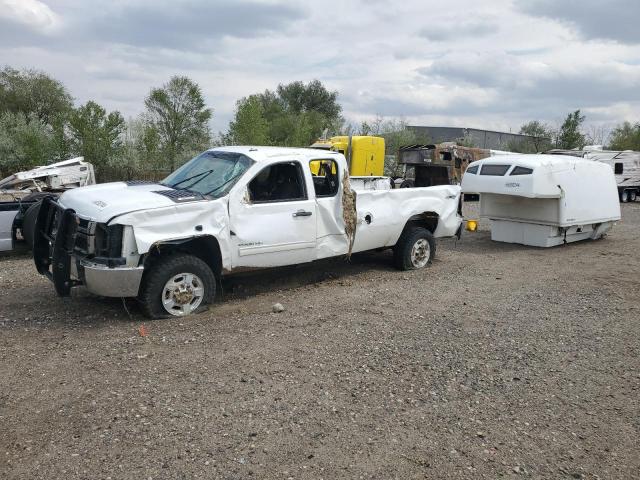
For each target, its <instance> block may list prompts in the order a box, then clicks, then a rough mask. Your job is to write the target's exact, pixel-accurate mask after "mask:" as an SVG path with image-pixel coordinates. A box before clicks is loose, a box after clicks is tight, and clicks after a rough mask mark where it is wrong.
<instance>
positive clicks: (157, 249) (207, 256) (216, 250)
mask: <svg viewBox="0 0 640 480" xmlns="http://www.w3.org/2000/svg"><path fill="white" fill-rule="evenodd" d="M173 253H187V254H190V255H193V256H195V257H198V258H199V259H201V260H202V261H204V262H205V263H206V264H207V265H208V266H209V268H211V270H212V271H213V273H214V275H215V276H216V278H219V277H220V275H221V273H222V250H221V249H220V242H218V239H217V238H216V237H214V236H213V235H201V236H197V237H189V238H182V239H177V240H166V241H159V242H156V243H154V244H153V245H152V246H151V248H150V249H149V252H148V253H147V254H146V255H145V259H144V265H145V267H146V266H147V265H148V264H149V263H150V262H152V261H153V260H154V259H156V258H158V257H159V256H164V255H171V254H173Z"/></svg>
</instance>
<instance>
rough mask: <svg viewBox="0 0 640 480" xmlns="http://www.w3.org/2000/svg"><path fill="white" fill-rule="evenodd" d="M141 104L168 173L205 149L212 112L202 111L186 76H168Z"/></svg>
mask: <svg viewBox="0 0 640 480" xmlns="http://www.w3.org/2000/svg"><path fill="white" fill-rule="evenodd" d="M144 103H145V106H146V109H147V112H146V116H147V120H148V124H149V126H150V127H152V128H153V129H155V131H156V132H157V134H158V137H159V139H160V149H161V151H162V154H163V156H164V158H165V159H166V162H167V165H168V167H169V168H170V169H171V170H172V171H173V170H174V169H175V168H176V166H177V162H179V161H182V160H186V159H187V158H188V156H190V155H191V154H193V153H194V152H195V151H200V150H203V149H205V148H206V147H208V146H209V143H210V141H211V132H210V129H209V120H210V119H211V115H212V110H211V109H210V108H206V105H205V101H204V97H203V95H202V91H201V90H200V87H199V86H198V84H196V83H195V82H193V81H192V80H191V79H189V78H188V77H181V76H174V77H172V78H171V80H169V82H168V83H166V84H164V85H163V86H162V87H161V88H154V89H152V90H151V92H150V93H149V95H148V96H147V98H146V99H145V102H144Z"/></svg>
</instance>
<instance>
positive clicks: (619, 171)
mask: <svg viewBox="0 0 640 480" xmlns="http://www.w3.org/2000/svg"><path fill="white" fill-rule="evenodd" d="M623 171H624V167H623V165H622V163H615V164H614V165H613V173H614V174H616V175H622V172H623Z"/></svg>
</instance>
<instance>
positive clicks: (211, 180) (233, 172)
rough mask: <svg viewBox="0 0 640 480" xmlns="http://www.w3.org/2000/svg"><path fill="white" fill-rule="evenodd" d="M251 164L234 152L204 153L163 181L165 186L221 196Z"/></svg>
mask: <svg viewBox="0 0 640 480" xmlns="http://www.w3.org/2000/svg"><path fill="white" fill-rule="evenodd" d="M251 164H253V160H251V159H250V158H249V157H247V156H246V155H243V154H241V153H235V152H216V151H209V152H204V153H202V154H200V155H198V156H197V157H195V158H194V159H192V160H189V161H188V162H187V163H185V164H184V165H183V166H181V167H180V168H179V169H177V170H176V171H175V172H173V173H172V174H171V175H169V176H168V177H167V178H165V179H164V180H163V181H162V182H160V183H161V184H162V185H166V186H167V187H175V188H181V189H185V190H191V191H194V192H198V193H201V194H203V195H209V196H212V197H216V198H217V197H222V196H224V195H226V194H227V193H228V192H229V190H230V189H231V187H233V186H234V185H235V183H236V182H237V181H238V179H239V178H240V177H241V176H242V175H243V174H244V172H246V171H247V169H248V168H249V167H250V166H251Z"/></svg>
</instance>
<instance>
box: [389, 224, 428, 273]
mask: <svg viewBox="0 0 640 480" xmlns="http://www.w3.org/2000/svg"><path fill="white" fill-rule="evenodd" d="M420 240H426V242H427V244H428V245H429V252H428V258H427V261H426V262H425V263H424V264H423V265H422V264H416V263H414V260H413V258H412V250H413V247H414V245H416V243H418V241H420ZM435 256H436V241H435V239H434V238H433V234H432V233H431V232H430V231H429V230H427V229H426V228H422V227H409V228H407V229H405V231H404V232H402V235H400V238H399V239H398V243H396V246H395V247H393V263H394V265H395V266H396V268H398V269H400V270H416V269H418V268H423V267H425V266H426V265H428V264H429V263H431V261H432V260H433V259H434V258H435Z"/></svg>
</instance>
